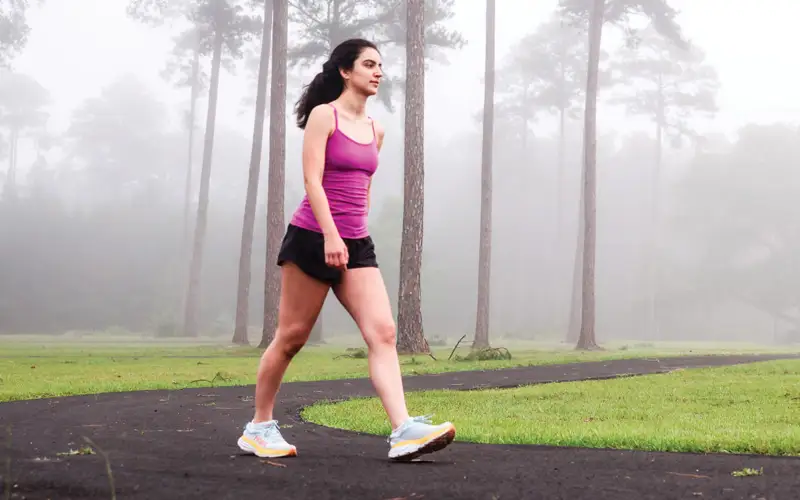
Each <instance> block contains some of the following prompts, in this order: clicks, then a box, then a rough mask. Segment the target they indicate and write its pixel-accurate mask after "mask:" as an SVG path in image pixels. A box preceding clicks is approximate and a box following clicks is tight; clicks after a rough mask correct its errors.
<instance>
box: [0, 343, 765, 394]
mask: <svg viewBox="0 0 800 500" xmlns="http://www.w3.org/2000/svg"><path fill="white" fill-rule="evenodd" d="M347 345H350V346H357V347H358V346H361V345H362V344H361V343H360V342H359V341H358V340H356V341H352V340H350V341H349V343H342V344H339V345H328V346H307V347H306V348H305V349H303V351H301V353H300V354H299V355H298V356H297V358H295V360H294V362H293V363H292V364H291V365H290V366H289V370H288V371H287V373H286V378H285V381H287V382H291V381H301V380H324V379H341V378H355V377H366V376H368V370H367V360H366V359H351V358H338V359H336V357H337V356H338V355H341V354H344V353H345V347H346V346H347ZM498 345H506V346H507V347H508V348H509V349H510V351H511V353H512V355H513V357H512V359H510V360H502V361H470V362H464V361H455V360H452V361H447V358H448V356H449V355H450V351H451V349H452V347H441V348H436V349H434V355H435V356H436V357H437V359H438V361H434V360H433V359H432V358H430V357H428V356H414V357H411V356H403V357H402V359H401V363H402V370H403V373H405V374H407V375H414V374H424V373H440V372H450V371H460V370H486V369H501V368H508V367H514V366H528V365H540V364H552V363H569V362H580V361H596V360H607V359H619V358H629V357H654V356H660V357H663V356H679V355H684V354H704V353H717V354H719V353H723V352H755V351H765V350H774V349H765V348H764V347H760V348H759V347H758V346H753V345H741V344H729V345H727V346H719V345H716V346H715V345H709V344H656V345H652V346H651V345H640V346H636V345H633V346H625V345H621V344H616V345H609V350H607V351H601V352H576V351H574V350H572V349H571V347H569V346H563V345H559V344H546V343H534V342H509V343H500V342H498ZM468 351H469V350H468V349H467V348H459V351H458V353H457V354H461V355H464V354H466V353H467V352H468ZM261 352H262V350H261V349H256V348H252V347H244V348H243V347H230V346H227V345H222V344H219V343H216V344H215V343H211V342H208V343H191V342H186V341H161V342H155V343H154V342H151V343H150V344H145V343H142V342H135V341H131V340H124V339H113V340H109V339H105V340H101V339H92V340H90V341H85V340H76V339H68V340H64V339H57V338H53V337H33V336H31V337H27V338H26V341H24V342H21V341H19V340H16V339H14V338H13V337H5V338H0V402H2V401H13V400H21V399H34V398H40V397H52V396H68V395H79V394H95V393H103V392H117V391H133V390H146V389H180V388H186V387H208V386H211V385H215V386H226V385H248V384H253V383H255V375H256V369H257V367H258V360H259V357H260V356H261ZM179 356H194V357H184V358H181V357H179Z"/></svg>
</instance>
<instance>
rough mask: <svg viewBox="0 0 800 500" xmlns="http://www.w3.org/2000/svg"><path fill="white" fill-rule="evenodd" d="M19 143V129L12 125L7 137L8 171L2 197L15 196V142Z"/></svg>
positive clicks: (11, 199) (13, 197)
mask: <svg viewBox="0 0 800 500" xmlns="http://www.w3.org/2000/svg"><path fill="white" fill-rule="evenodd" d="M18 143H19V129H17V128H14V127H13V125H12V128H11V132H10V133H9V139H8V146H9V148H8V149H9V151H8V173H7V174H6V184H5V186H4V188H3V190H4V193H3V198H5V199H6V200H9V201H13V200H15V199H16V198H17V144H18Z"/></svg>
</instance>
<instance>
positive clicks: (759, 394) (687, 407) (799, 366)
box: [303, 360, 800, 455]
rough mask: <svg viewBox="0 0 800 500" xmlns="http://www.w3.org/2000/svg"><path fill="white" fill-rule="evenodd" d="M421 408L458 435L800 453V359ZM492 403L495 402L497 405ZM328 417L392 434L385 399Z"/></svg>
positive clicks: (488, 394) (314, 418) (471, 395)
mask: <svg viewBox="0 0 800 500" xmlns="http://www.w3.org/2000/svg"><path fill="white" fill-rule="evenodd" d="M407 399H408V405H409V411H410V412H411V413H412V414H426V413H435V414H436V416H435V417H434V419H433V420H435V421H439V420H450V421H452V422H453V423H454V424H456V427H457V429H458V434H457V438H456V439H457V440H461V441H471V442H478V443H503V444H542V445H558V446H581V447H592V448H617V449H636V450H650V451H683V452H730V453H756V454H768V455H800V424H798V415H800V360H789V361H770V362H760V363H754V364H748V365H737V366H731V367H722V368H703V369H691V370H680V371H676V372H672V373H669V374H663V375H647V376H638V377H628V378H620V379H614V380H607V381H586V382H568V383H559V384H544V385H531V386H526V387H520V388H515V389H502V390H487V391H453V390H445V391H431V392H415V393H409V394H408V395H407ZM486 408H491V409H492V410H491V412H487V411H486ZM303 416H304V418H306V419H308V420H309V421H311V422H315V423H319V424H322V425H326V426H330V427H335V428H341V429H349V430H355V431H362V432H369V433H374V434H381V435H387V434H388V433H389V432H390V426H389V423H388V421H387V420H386V417H385V414H384V412H383V409H382V408H381V406H380V402H379V401H378V400H377V399H376V398H363V399H354V400H350V401H345V402H341V403H319V404H316V405H313V406H310V407H308V408H306V409H305V410H304V411H303Z"/></svg>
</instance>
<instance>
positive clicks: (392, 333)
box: [364, 319, 397, 347]
mask: <svg viewBox="0 0 800 500" xmlns="http://www.w3.org/2000/svg"><path fill="white" fill-rule="evenodd" d="M364 337H365V340H366V341H367V344H368V345H370V346H376V347H377V346H392V347H394V346H395V345H396V343H397V327H396V326H395V323H394V321H393V320H392V319H386V320H383V321H379V322H376V323H374V324H372V325H370V326H369V327H367V328H365V331H364Z"/></svg>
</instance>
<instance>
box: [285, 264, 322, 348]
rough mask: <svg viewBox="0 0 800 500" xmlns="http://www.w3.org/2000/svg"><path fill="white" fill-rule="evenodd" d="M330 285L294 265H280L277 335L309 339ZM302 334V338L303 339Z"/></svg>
mask: <svg viewBox="0 0 800 500" xmlns="http://www.w3.org/2000/svg"><path fill="white" fill-rule="evenodd" d="M328 290H330V285H328V284H327V283H324V282H322V281H319V280H317V279H314V278H312V277H311V276H309V275H308V274H306V273H304V272H303V271H302V270H301V269H300V268H299V267H297V265H296V264H294V263H292V262H286V263H284V264H283V265H282V266H281V298H280V305H279V307H278V331H277V332H276V335H277V336H289V337H292V338H295V339H296V338H297V337H301V339H298V340H303V342H305V340H306V339H307V338H308V335H309V333H311V329H312V328H313V326H314V323H315V322H316V321H317V317H318V316H319V313H320V311H321V310H322V305H323V304H324V303H325V297H327V295H328ZM303 337H304V338H303Z"/></svg>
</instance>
